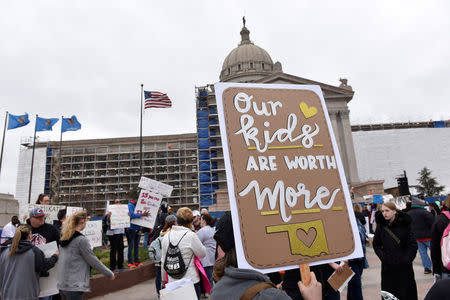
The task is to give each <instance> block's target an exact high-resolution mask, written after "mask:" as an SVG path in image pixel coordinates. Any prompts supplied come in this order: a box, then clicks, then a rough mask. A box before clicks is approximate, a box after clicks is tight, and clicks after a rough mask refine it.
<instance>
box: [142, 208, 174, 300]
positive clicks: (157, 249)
mask: <svg viewBox="0 0 450 300" xmlns="http://www.w3.org/2000/svg"><path fill="white" fill-rule="evenodd" d="M164 223H165V224H164V227H163V229H162V231H161V232H160V235H159V237H158V238H156V239H155V240H153V241H152V243H151V244H150V247H149V248H148V256H149V257H150V259H151V260H152V261H153V263H154V264H155V267H156V277H155V285H156V293H157V294H158V297H159V291H160V290H161V253H162V239H163V238H164V236H165V235H166V233H168V232H169V231H170V230H171V229H172V226H173V225H175V224H176V223H177V217H175V216H174V215H168V216H167V217H166V220H165V222H164Z"/></svg>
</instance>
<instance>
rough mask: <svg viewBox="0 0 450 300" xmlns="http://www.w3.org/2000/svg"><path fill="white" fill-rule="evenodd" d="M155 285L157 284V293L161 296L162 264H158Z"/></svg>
mask: <svg viewBox="0 0 450 300" xmlns="http://www.w3.org/2000/svg"><path fill="white" fill-rule="evenodd" d="M155 285H156V293H157V294H158V296H159V291H160V290H161V266H156V278H155Z"/></svg>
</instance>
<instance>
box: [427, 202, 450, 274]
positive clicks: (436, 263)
mask: <svg viewBox="0 0 450 300" xmlns="http://www.w3.org/2000/svg"><path fill="white" fill-rule="evenodd" d="M446 206H447V207H450V198H449V197H447V205H446ZM443 211H444V209H443ZM449 223H450V220H449V219H448V218H447V216H446V215H445V214H444V213H441V214H440V215H437V216H436V218H435V220H434V223H433V226H432V227H431V261H432V262H433V274H434V275H435V276H436V277H438V278H441V277H442V279H444V278H450V270H448V269H447V268H445V267H444V266H443V265H442V254H441V239H442V234H443V233H444V230H445V228H446V227H447V226H448V224H449Z"/></svg>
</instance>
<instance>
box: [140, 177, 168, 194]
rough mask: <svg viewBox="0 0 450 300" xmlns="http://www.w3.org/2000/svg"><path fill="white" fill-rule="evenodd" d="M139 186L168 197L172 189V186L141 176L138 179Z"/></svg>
mask: <svg viewBox="0 0 450 300" xmlns="http://www.w3.org/2000/svg"><path fill="white" fill-rule="evenodd" d="M139 188H141V189H143V190H147V191H152V192H154V193H158V194H161V195H163V196H164V197H170V194H172V190H173V186H171V185H168V184H165V183H162V182H159V181H156V180H153V179H150V178H147V177H141V180H140V181H139Z"/></svg>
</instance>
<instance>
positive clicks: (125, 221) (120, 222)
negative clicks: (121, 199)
mask: <svg viewBox="0 0 450 300" xmlns="http://www.w3.org/2000/svg"><path fill="white" fill-rule="evenodd" d="M108 212H111V217H110V221H111V229H117V228H128V227H130V216H129V211H128V205H126V204H114V205H109V206H108Z"/></svg>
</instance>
